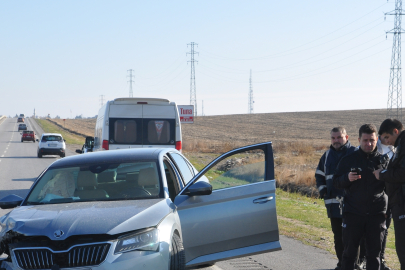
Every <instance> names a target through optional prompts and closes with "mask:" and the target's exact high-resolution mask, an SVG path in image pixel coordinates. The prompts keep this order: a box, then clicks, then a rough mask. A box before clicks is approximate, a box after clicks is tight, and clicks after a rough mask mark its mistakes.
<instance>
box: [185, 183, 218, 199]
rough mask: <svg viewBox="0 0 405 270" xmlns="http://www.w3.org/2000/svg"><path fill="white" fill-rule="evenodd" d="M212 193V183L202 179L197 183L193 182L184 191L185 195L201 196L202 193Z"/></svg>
mask: <svg viewBox="0 0 405 270" xmlns="http://www.w3.org/2000/svg"><path fill="white" fill-rule="evenodd" d="M211 193H212V186H211V184H209V183H207V182H204V181H200V182H197V183H194V184H192V185H191V186H189V187H188V188H187V190H186V191H185V192H184V194H185V195H188V196H190V197H191V196H200V195H210V194H211Z"/></svg>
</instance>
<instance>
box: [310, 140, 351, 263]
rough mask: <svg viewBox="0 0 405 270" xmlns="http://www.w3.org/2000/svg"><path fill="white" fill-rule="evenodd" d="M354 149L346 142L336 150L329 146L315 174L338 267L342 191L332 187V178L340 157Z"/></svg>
mask: <svg viewBox="0 0 405 270" xmlns="http://www.w3.org/2000/svg"><path fill="white" fill-rule="evenodd" d="M355 149H356V148H355V147H354V146H351V144H350V142H349V141H347V142H346V144H344V145H342V146H341V147H340V148H339V149H337V150H336V149H335V148H334V147H333V146H332V145H331V146H330V148H329V149H328V150H327V151H326V152H325V153H324V154H323V155H322V157H321V159H320V160H319V164H318V167H317V168H316V172H315V179H316V185H317V187H318V191H319V193H320V194H325V195H324V196H323V199H324V202H325V206H326V211H327V213H328V218H330V223H331V227H332V232H333V235H334V241H335V251H336V256H337V257H338V260H339V262H338V267H340V265H341V261H342V254H343V242H342V213H341V209H340V200H341V199H342V198H343V193H344V191H343V189H337V188H335V187H334V186H333V182H332V177H333V174H334V173H335V170H336V167H337V165H338V163H339V161H340V160H341V159H342V157H343V156H345V155H347V154H350V153H352V152H353V151H355ZM337 269H339V268H337Z"/></svg>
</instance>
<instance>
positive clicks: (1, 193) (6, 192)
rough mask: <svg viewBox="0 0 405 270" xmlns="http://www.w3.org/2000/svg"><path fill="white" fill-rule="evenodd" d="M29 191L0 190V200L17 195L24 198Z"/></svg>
mask: <svg viewBox="0 0 405 270" xmlns="http://www.w3.org/2000/svg"><path fill="white" fill-rule="evenodd" d="M28 191H29V189H11V190H0V199H2V198H4V197H6V196H8V195H11V194H15V195H18V196H20V197H22V198H25V196H27V194H28Z"/></svg>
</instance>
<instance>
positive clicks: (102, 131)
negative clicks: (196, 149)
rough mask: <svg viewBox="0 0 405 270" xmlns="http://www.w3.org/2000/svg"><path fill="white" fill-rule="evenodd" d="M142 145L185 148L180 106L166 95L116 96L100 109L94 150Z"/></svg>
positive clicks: (138, 146)
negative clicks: (182, 136)
mask: <svg viewBox="0 0 405 270" xmlns="http://www.w3.org/2000/svg"><path fill="white" fill-rule="evenodd" d="M140 147H163V148H176V149H177V150H179V151H180V150H181V148H182V139H181V125H180V118H179V113H178V110H177V105H176V103H175V102H170V101H169V100H168V99H162V98H116V99H114V100H111V101H108V102H107V103H106V104H105V105H104V106H103V107H101V108H100V110H99V113H98V116H97V123H96V130H95V136H94V148H93V151H100V150H115V149H125V148H140Z"/></svg>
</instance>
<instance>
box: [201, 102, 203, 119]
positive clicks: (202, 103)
mask: <svg viewBox="0 0 405 270" xmlns="http://www.w3.org/2000/svg"><path fill="white" fill-rule="evenodd" d="M201 116H204V100H202V106H201Z"/></svg>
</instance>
